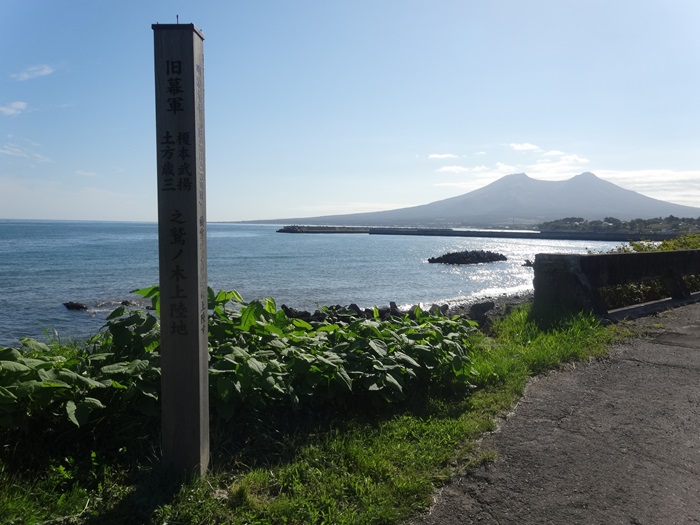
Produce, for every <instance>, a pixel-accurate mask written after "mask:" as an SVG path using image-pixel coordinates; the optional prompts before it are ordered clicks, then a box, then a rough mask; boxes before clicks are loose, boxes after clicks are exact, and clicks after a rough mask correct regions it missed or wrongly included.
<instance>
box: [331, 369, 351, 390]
mask: <svg viewBox="0 0 700 525" xmlns="http://www.w3.org/2000/svg"><path fill="white" fill-rule="evenodd" d="M335 377H336V379H338V380H339V381H338V382H339V383H341V384H343V385H345V387H346V388H347V390H348V392H352V379H350V376H349V375H348V373H347V372H346V371H345V369H344V368H338V370H337V371H336V375H335Z"/></svg>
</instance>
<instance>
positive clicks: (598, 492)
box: [413, 304, 700, 525]
mask: <svg viewBox="0 0 700 525" xmlns="http://www.w3.org/2000/svg"><path fill="white" fill-rule="evenodd" d="M631 326H633V327H634V329H635V330H638V331H639V333H640V336H638V337H636V338H634V339H632V340H630V341H628V342H626V343H624V344H622V345H620V346H617V347H615V348H613V349H612V350H611V353H610V358H609V359H606V360H602V361H599V362H595V363H592V364H590V365H577V366H576V367H571V368H569V369H566V370H565V371H560V372H555V373H552V374H550V375H548V376H545V377H542V378H539V379H538V380H535V381H533V382H532V383H531V384H530V386H528V388H527V390H526V393H525V396H524V397H523V399H522V400H521V402H520V403H519V405H518V406H517V407H516V409H515V410H514V412H513V413H512V414H511V415H509V417H508V418H507V419H506V421H505V422H504V423H503V425H502V426H501V429H500V430H499V431H498V432H495V433H493V434H491V435H489V436H488V437H486V438H485V439H484V442H483V446H484V447H487V448H490V449H494V450H495V451H496V452H497V455H498V460H497V461H496V462H495V463H494V464H492V465H490V466H487V467H483V468H480V469H478V470H476V471H475V472H473V473H471V474H470V475H469V476H467V477H465V478H462V479H459V480H457V481H455V482H454V483H452V484H451V485H448V486H447V487H445V488H444V489H443V490H442V491H441V492H440V493H439V494H437V495H436V500H437V501H436V504H435V505H434V507H433V508H432V509H431V512H430V513H429V514H427V515H424V516H422V517H421V518H420V519H418V520H416V521H415V522H413V523H415V524H416V525H418V524H420V525H427V524H442V525H450V524H457V523H478V524H487V525H494V524H499V525H505V524H519V525H527V524H579V523H580V524H606V525H607V524H634V525H642V524H643V525H656V524H664V525H665V524H686V523H697V524H700V304H694V305H689V306H683V307H680V308H677V309H674V310H669V311H666V312H662V313H660V314H658V315H657V316H650V317H645V318H641V319H637V320H636V321H633V322H632V323H631Z"/></svg>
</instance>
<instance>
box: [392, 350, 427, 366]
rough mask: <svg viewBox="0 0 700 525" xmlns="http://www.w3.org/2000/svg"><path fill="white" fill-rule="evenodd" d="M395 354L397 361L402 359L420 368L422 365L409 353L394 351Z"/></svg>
mask: <svg viewBox="0 0 700 525" xmlns="http://www.w3.org/2000/svg"><path fill="white" fill-rule="evenodd" d="M393 355H394V357H395V358H396V360H397V361H402V362H404V363H407V364H409V365H411V366H412V367H414V368H420V365H419V364H418V362H417V361H416V360H415V359H413V358H412V357H411V356H409V355H406V354H404V353H403V352H394V354H393Z"/></svg>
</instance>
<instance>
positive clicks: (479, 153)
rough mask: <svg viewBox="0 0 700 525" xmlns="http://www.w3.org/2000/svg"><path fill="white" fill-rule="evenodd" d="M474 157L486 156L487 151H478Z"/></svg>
mask: <svg viewBox="0 0 700 525" xmlns="http://www.w3.org/2000/svg"><path fill="white" fill-rule="evenodd" d="M474 155H486V152H485V151H477V152H476V153H474Z"/></svg>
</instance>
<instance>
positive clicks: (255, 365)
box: [247, 357, 265, 375]
mask: <svg viewBox="0 0 700 525" xmlns="http://www.w3.org/2000/svg"><path fill="white" fill-rule="evenodd" d="M247 364H248V367H249V368H250V369H251V370H253V371H254V372H257V373H258V374H259V375H263V373H264V372H265V365H264V364H262V363H261V362H260V361H258V360H257V359H255V358H254V357H251V358H250V359H248V363H247Z"/></svg>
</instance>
